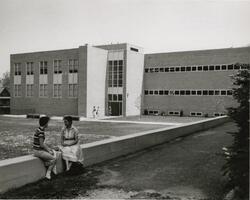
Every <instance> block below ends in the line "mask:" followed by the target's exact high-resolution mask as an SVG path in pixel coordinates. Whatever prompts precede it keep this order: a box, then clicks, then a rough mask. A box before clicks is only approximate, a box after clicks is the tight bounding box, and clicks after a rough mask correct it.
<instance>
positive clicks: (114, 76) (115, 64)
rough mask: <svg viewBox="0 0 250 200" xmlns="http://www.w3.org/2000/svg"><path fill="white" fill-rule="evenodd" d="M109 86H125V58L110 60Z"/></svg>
mask: <svg viewBox="0 0 250 200" xmlns="http://www.w3.org/2000/svg"><path fill="white" fill-rule="evenodd" d="M150 69H151V68H150ZM108 86H109V87H122V86H123V60H114V61H111V60H110V61H109V67H108Z"/></svg>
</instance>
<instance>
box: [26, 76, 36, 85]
mask: <svg viewBox="0 0 250 200" xmlns="http://www.w3.org/2000/svg"><path fill="white" fill-rule="evenodd" d="M26 84H31V85H32V84H34V75H26Z"/></svg>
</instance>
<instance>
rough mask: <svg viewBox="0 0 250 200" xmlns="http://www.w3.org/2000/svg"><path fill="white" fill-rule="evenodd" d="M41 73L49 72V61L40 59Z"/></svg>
mask: <svg viewBox="0 0 250 200" xmlns="http://www.w3.org/2000/svg"><path fill="white" fill-rule="evenodd" d="M40 74H48V62H47V61H40Z"/></svg>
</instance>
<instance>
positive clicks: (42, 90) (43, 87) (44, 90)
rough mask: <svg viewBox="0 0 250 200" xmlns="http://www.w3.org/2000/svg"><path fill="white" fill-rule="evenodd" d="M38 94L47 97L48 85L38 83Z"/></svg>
mask: <svg viewBox="0 0 250 200" xmlns="http://www.w3.org/2000/svg"><path fill="white" fill-rule="evenodd" d="M39 96H40V97H47V96H48V85H47V84H40V86H39Z"/></svg>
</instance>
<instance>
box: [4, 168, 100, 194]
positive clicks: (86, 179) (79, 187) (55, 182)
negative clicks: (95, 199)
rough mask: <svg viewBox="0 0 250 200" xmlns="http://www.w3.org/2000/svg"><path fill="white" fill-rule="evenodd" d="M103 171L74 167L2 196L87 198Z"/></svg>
mask: <svg viewBox="0 0 250 200" xmlns="http://www.w3.org/2000/svg"><path fill="white" fill-rule="evenodd" d="M101 173H102V171H100V170H96V169H94V168H92V167H88V168H83V167H81V166H79V165H72V168H71V170H70V171H69V172H65V173H62V174H59V175H56V176H53V177H52V179H51V180H47V179H43V180H40V181H37V182H35V183H30V184H27V185H25V186H23V187H21V188H18V189H12V190H9V191H8V192H6V193H4V194H1V195H0V198H1V199H69V198H70V199H72V198H75V197H77V196H79V195H81V196H85V194H86V192H87V190H89V189H95V188H96V184H97V182H98V178H97V177H98V175H100V174H101Z"/></svg>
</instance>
